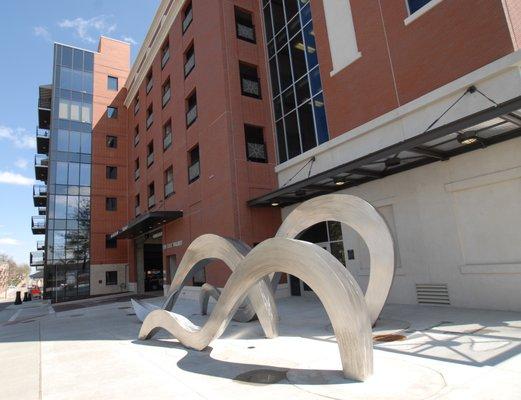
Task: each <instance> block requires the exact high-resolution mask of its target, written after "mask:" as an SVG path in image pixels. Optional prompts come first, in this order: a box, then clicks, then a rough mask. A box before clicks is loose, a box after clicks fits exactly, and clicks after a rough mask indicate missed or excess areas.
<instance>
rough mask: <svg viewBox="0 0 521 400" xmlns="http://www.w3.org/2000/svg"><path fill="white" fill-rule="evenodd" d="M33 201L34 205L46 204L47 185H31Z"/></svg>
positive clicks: (42, 205) (41, 205) (43, 205)
mask: <svg viewBox="0 0 521 400" xmlns="http://www.w3.org/2000/svg"><path fill="white" fill-rule="evenodd" d="M33 201H34V206H35V207H45V206H47V186H45V185H34V186H33Z"/></svg>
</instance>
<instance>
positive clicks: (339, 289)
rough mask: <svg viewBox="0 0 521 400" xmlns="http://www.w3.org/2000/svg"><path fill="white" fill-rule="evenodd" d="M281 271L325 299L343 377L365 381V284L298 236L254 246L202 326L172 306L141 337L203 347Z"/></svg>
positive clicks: (368, 365) (148, 321)
mask: <svg viewBox="0 0 521 400" xmlns="http://www.w3.org/2000/svg"><path fill="white" fill-rule="evenodd" d="M279 271H282V272H285V273H288V274H291V275H294V276H297V277H299V278H301V279H303V280H304V281H305V282H306V283H307V284H308V285H309V286H310V287H311V288H312V289H313V290H314V292H315V293H316V294H317V296H318V298H319V299H320V300H321V301H322V304H323V305H324V308H325V310H326V312H327V314H328V316H329V319H330V320H331V324H332V326H333V330H334V332H335V335H336V338H337V343H338V347H339V349H340V358H341V360H342V368H343V371H344V376H345V377H346V378H349V379H355V380H365V379H366V378H367V377H368V376H369V375H371V373H372V368H373V357H372V356H373V348H372V335H371V324H370V320H369V313H368V310H367V306H366V304H365V300H364V296H363V294H362V291H361V290H360V287H359V286H358V284H357V283H356V281H355V279H354V278H353V277H352V276H351V274H349V273H348V272H347V271H346V269H345V267H344V266H343V265H342V264H341V263H340V262H339V261H338V260H337V259H336V258H335V257H333V256H332V255H331V254H330V253H328V252H327V251H326V250H324V249H322V248H320V247H319V246H317V245H315V244H312V243H308V242H303V241H300V240H295V239H284V238H273V239H267V240H265V241H264V242H262V243H261V244H259V245H258V246H257V247H255V248H254V249H253V250H251V252H250V253H249V254H248V256H247V257H245V258H244V260H243V261H242V262H240V263H239V264H238V265H237V266H236V268H235V270H234V272H233V273H232V275H231V276H230V278H229V279H228V282H227V283H226V285H225V287H224V289H223V290H222V293H221V296H220V297H219V300H218V301H217V304H216V305H215V307H214V309H213V312H212V313H211V314H210V316H209V318H208V320H207V321H206V323H205V324H204V325H203V326H197V325H195V324H193V323H192V322H191V321H190V320H188V319H187V318H185V317H183V316H181V315H179V314H175V313H173V312H170V311H167V310H163V309H161V310H154V311H152V312H151V313H150V314H149V315H148V316H147V317H146V318H145V321H144V322H143V325H142V327H141V330H140V332H139V339H141V340H144V339H149V338H151V337H152V336H153V335H154V334H155V333H156V332H158V331H159V330H160V329H164V330H166V331H168V332H169V333H171V334H172V335H173V336H174V337H175V338H176V339H178V340H179V341H180V342H181V343H182V344H183V345H185V346H187V347H190V348H193V349H196V350H202V349H204V348H205V347H206V346H208V344H209V343H210V342H211V341H212V340H214V339H216V338H217V337H219V336H220V335H221V334H222V332H223V331H224V329H225V328H226V326H227V325H228V323H229V322H230V320H231V316H232V315H233V314H234V313H235V312H236V311H237V309H238V307H239V305H240V304H241V303H242V301H243V300H244V299H245V297H246V296H247V295H248V293H251V289H252V288H254V287H255V285H257V284H258V282H262V280H263V279H265V277H266V276H268V275H269V274H272V273H275V272H279Z"/></svg>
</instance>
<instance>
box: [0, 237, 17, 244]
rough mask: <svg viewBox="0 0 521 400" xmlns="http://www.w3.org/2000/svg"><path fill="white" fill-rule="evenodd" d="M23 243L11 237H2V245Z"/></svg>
mask: <svg viewBox="0 0 521 400" xmlns="http://www.w3.org/2000/svg"><path fill="white" fill-rule="evenodd" d="M21 244H22V243H21V242H20V241H19V240H16V239H14V238H11V237H3V238H0V245H4V246H20V245H21Z"/></svg>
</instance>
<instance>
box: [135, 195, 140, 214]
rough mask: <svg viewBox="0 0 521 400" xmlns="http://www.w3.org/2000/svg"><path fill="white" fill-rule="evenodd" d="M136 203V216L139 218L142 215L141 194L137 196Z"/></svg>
mask: <svg viewBox="0 0 521 400" xmlns="http://www.w3.org/2000/svg"><path fill="white" fill-rule="evenodd" d="M134 202H135V216H136V217H137V216H138V215H139V214H141V208H140V203H141V199H140V197H139V194H136V197H135V200H134Z"/></svg>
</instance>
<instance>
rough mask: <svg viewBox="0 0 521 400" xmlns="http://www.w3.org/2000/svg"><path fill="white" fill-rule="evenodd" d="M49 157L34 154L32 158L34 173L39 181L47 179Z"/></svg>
mask: <svg viewBox="0 0 521 400" xmlns="http://www.w3.org/2000/svg"><path fill="white" fill-rule="evenodd" d="M48 169H49V158H48V157H47V156H44V155H36V156H35V158H34V173H35V175H36V179H38V180H39V181H44V182H45V181H47V175H48Z"/></svg>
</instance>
